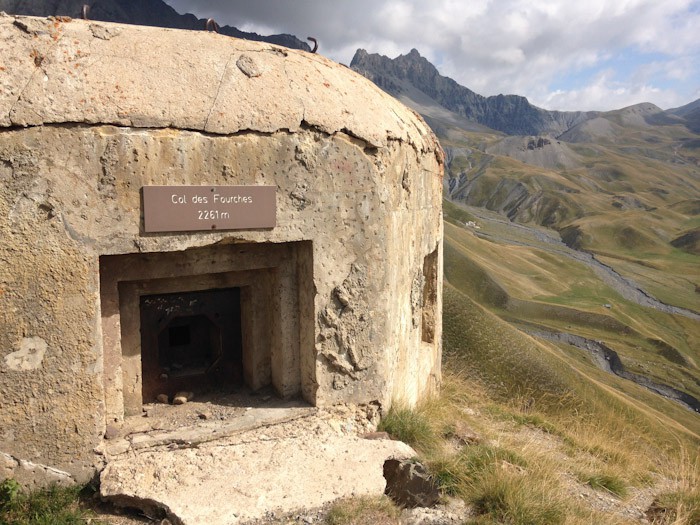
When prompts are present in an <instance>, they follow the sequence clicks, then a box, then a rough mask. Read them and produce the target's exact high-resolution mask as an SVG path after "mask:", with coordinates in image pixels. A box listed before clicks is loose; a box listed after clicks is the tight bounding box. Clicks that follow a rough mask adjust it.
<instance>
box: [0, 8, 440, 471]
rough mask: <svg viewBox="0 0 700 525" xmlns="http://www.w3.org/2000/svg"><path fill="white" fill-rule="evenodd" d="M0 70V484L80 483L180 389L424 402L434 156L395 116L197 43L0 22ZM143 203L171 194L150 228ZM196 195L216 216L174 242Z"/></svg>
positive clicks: (255, 56) (286, 68)
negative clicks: (136, 420)
mask: <svg viewBox="0 0 700 525" xmlns="http://www.w3.org/2000/svg"><path fill="white" fill-rule="evenodd" d="M135 43H137V44H138V45H136V44H135ZM0 53H1V54H2V56H3V60H4V64H5V65H6V67H5V68H4V69H0V86H4V89H2V90H0V238H2V239H3V242H2V243H1V244H0V263H1V264H0V389H2V391H3V393H4V396H3V399H2V403H3V405H2V410H0V479H1V478H3V477H10V476H12V477H15V478H17V479H19V480H20V481H22V482H23V483H34V482H36V483H47V482H50V481H55V480H59V481H67V482H74V481H84V480H87V479H88V478H90V477H91V476H93V475H94V473H95V472H96V471H99V470H100V469H102V468H103V466H104V463H105V461H106V459H105V458H106V456H105V455H104V452H103V451H104V447H105V435H106V434H107V433H108V430H109V429H110V428H111V427H113V426H114V425H116V426H119V425H122V424H125V423H124V422H125V421H126V420H129V419H130V416H131V415H139V414H141V411H142V407H143V405H144V403H148V402H150V401H151V400H152V399H153V397H154V396H157V395H158V394H160V393H164V394H168V395H172V394H173V393H174V392H175V391H176V390H179V389H186V390H195V391H206V390H207V389H212V390H215V389H217V388H221V389H226V388H230V387H235V386H245V387H246V388H249V389H251V390H259V389H261V388H269V389H271V390H272V391H273V392H274V393H275V394H276V395H277V396H279V397H280V398H284V399H287V398H298V399H302V400H303V401H304V402H306V403H308V404H309V405H313V406H324V405H333V404H338V403H352V404H355V405H371V406H374V407H380V408H381V410H386V409H388V408H389V406H390V405H391V403H392V402H393V401H396V400H399V401H401V402H404V403H406V404H408V405H412V404H415V403H416V402H417V401H418V400H420V399H421V398H424V397H426V396H429V395H431V393H433V392H435V391H436V389H437V388H438V387H439V384H440V360H441V342H440V341H441V325H440V319H441V308H442V295H441V282H442V247H441V239H442V173H443V159H442V152H441V150H440V148H439V145H438V144H437V142H436V140H435V137H434V136H433V134H432V132H431V131H430V129H429V128H428V126H427V125H426V124H425V123H424V122H423V120H422V119H421V118H420V117H419V116H418V115H417V114H415V113H414V112H412V111H410V110H408V109H407V108H405V107H404V106H403V105H401V104H400V103H399V102H397V101H396V100H395V99H393V98H392V97H390V96H389V95H387V94H385V93H383V92H382V91H381V90H379V89H378V88H377V87H376V86H374V85H373V84H372V83H370V82H369V81H368V80H366V79H364V78H363V77H361V76H359V75H357V74H355V73H354V72H352V71H350V70H348V69H347V68H344V67H343V66H340V65H338V64H335V63H333V62H331V61H330V60H327V59H325V58H324V57H322V56H318V55H311V54H308V53H304V52H301V51H294V50H289V49H284V48H281V47H279V46H275V45H270V44H265V43H259V42H249V41H242V40H237V39H234V38H229V37H225V36H223V35H217V34H210V33H205V32H191V31H175V30H163V29H157V28H146V27H136V26H124V25H118V24H109V23H97V22H87V21H80V20H73V21H66V20H58V19H51V20H48V19H47V20H44V19H38V18H31V17H12V16H7V15H0ZM171 56H172V57H174V56H177V60H171V59H170V58H169V57H171ZM37 57H40V60H39V59H38V58H37ZM202 57H205V59H203V58H202ZM152 188H175V190H173V193H172V196H170V194H167V193H166V199H170V203H171V204H168V205H167V206H166V207H165V208H164V209H165V212H164V213H163V214H162V215H163V216H164V217H165V223H164V224H161V225H159V226H158V227H147V226H148V225H147V220H148V217H149V215H148V213H147V212H148V205H147V203H146V196H147V194H148V193H149V192H151V191H152V190H151V189H152ZM200 190H201V191H202V192H209V193H207V194H211V195H214V194H216V195H221V196H222V197H221V198H218V199H217V203H216V206H214V207H212V206H204V207H200V208H197V206H190V208H187V209H194V211H198V212H201V215H202V221H203V222H202V223H201V224H202V226H201V227H195V228H190V229H187V228H183V227H181V226H178V224H180V223H177V221H175V219H178V218H181V217H180V216H181V215H184V214H185V211H186V209H185V208H178V206H179V204H178V203H179V202H180V201H181V200H182V199H185V200H186V199H190V198H192V201H191V202H190V204H192V203H193V202H195V201H196V202H195V203H201V202H203V200H196V199H194V198H193V197H185V196H187V195H190V196H192V195H194V196H197V197H198V198H201V199H203V197H202V195H204V194H203V193H202V194H199V195H198V192H200ZM153 191H156V190H153ZM160 191H161V190H157V191H156V192H160ZM163 191H164V190H163ZM188 192H190V193H188ZM226 192H229V193H226ZM241 192H243V193H245V192H250V193H245V195H244V194H243V193H241ZM256 192H258V193H256ZM176 194H177V195H178V197H177V198H176V197H175V195H176ZM239 194H240V195H239ZM263 194H264V199H267V201H266V202H267V206H268V208H266V209H267V211H266V212H265V213H267V215H265V217H267V218H266V219H265V220H264V221H262V222H261V220H260V219H258V218H255V217H256V214H255V213H252V212H251V211H252V210H253V208H254V207H255V206H256V205H257V204H256V202H257V199H258V196H259V195H263ZM227 195H228V196H227ZM171 197H172V198H171ZM149 198H150V197H149ZM261 198H263V197H261ZM168 206H172V207H168ZM224 206H228V208H225V207H224ZM270 209H272V210H273V212H274V216H273V218H274V220H273V221H270V216H269V210H270ZM187 213H189V212H187ZM261 216H262V215H261ZM251 217H252V218H251ZM229 219H231V220H234V219H236V220H239V222H238V223H236V224H233V225H231V223H228V222H222V221H224V220H225V221H228V220H229ZM188 220H190V219H188ZM191 220H194V221H195V222H196V221H197V220H199V219H198V218H197V217H195V218H194V219H191ZM246 221H247V222H246ZM185 222H187V221H185ZM176 223H177V224H176Z"/></svg>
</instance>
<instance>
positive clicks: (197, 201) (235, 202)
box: [143, 186, 277, 232]
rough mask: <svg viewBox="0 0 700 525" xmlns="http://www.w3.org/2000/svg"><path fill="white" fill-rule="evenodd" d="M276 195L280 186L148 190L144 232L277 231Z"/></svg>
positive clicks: (144, 212)
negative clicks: (271, 229)
mask: <svg viewBox="0 0 700 525" xmlns="http://www.w3.org/2000/svg"><path fill="white" fill-rule="evenodd" d="M276 195H277V187H276V186H144V187H143V226H144V231H146V232H184V231H201V230H245V229H260V228H274V227H275V225H276V222H277V201H276Z"/></svg>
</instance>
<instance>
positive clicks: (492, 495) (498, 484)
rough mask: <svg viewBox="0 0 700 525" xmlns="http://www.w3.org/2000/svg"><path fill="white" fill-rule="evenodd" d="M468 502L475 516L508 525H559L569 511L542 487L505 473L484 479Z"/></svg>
mask: <svg viewBox="0 0 700 525" xmlns="http://www.w3.org/2000/svg"><path fill="white" fill-rule="evenodd" d="M471 503H472V505H473V506H474V509H475V511H476V512H477V513H479V514H482V515H484V517H486V518H488V519H489V520H490V521H492V522H495V523H507V524H509V525H559V524H561V523H564V521H565V519H566V517H567V514H568V512H569V509H568V508H567V505H566V504H565V502H564V501H563V500H562V499H561V498H558V497H557V495H556V494H553V493H552V492H550V491H549V490H547V488H546V487H544V486H542V485H540V484H539V483H536V482H533V480H530V479H528V478H525V477H522V476H513V475H506V474H501V475H495V474H494V475H492V476H490V477H488V478H487V479H485V480H484V481H483V482H482V483H481V484H480V485H479V487H478V488H477V491H476V492H475V493H474V494H473V496H472V497H471ZM481 522H482V523H483V519H482V520H481Z"/></svg>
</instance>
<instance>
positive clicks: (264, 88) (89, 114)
mask: <svg viewBox="0 0 700 525" xmlns="http://www.w3.org/2000/svg"><path fill="white" fill-rule="evenodd" d="M96 31H97V33H98V34H99V35H101V34H102V33H104V32H105V31H106V32H109V34H110V35H112V36H111V37H110V38H108V39H105V38H101V37H100V36H95V33H96ZM100 31H101V32H100ZM0 39H1V40H11V41H12V42H13V45H12V46H7V47H8V48H10V52H9V53H8V54H7V55H6V56H4V57H3V58H4V60H3V67H4V70H0V79H2V84H3V85H5V86H8V87H9V86H17V85H21V86H24V88H23V89H22V90H21V91H20V92H19V93H17V92H16V90H13V91H11V92H9V93H7V92H6V93H3V94H2V95H0V126H4V127H8V126H36V125H41V124H50V123H60V122H91V123H98V122H99V123H109V124H116V125H125V126H135V127H151V128H168V127H175V128H179V129H188V130H197V131H206V132H209V133H216V134H232V133H237V132H239V131H244V130H249V131H260V132H268V133H270V132H275V131H278V130H288V131H296V130H298V129H299V128H300V127H302V126H304V125H308V126H314V127H317V128H318V129H320V130H322V131H324V132H326V133H329V134H332V133H336V132H339V131H341V130H344V129H345V130H347V132H348V134H350V135H352V136H354V137H357V138H360V139H362V140H364V141H366V142H367V143H368V144H371V145H372V146H373V147H382V146H384V145H386V143H387V140H389V139H395V140H402V141H405V142H407V143H410V144H412V145H413V146H414V147H416V148H417V149H418V150H419V151H429V150H434V149H435V144H434V138H433V137H432V134H431V133H430V131H429V129H428V127H427V125H426V124H425V123H424V122H423V121H422V120H421V119H420V118H419V117H417V116H415V115H411V114H410V113H407V112H406V109H405V108H404V107H403V106H401V104H400V103H399V102H397V101H396V100H395V99H393V98H392V97H390V96H389V95H387V94H385V93H384V92H382V91H381V90H380V89H379V88H377V87H376V86H374V85H373V84H372V83H370V82H366V81H365V79H363V78H362V77H360V76H359V75H356V74H355V73H354V72H352V71H350V70H347V69H346V68H342V67H340V66H338V64H336V63H334V62H332V61H331V60H328V59H326V58H325V57H323V56H321V55H311V54H309V53H305V52H303V51H298V50H292V49H286V48H282V47H280V46H275V45H272V44H265V43H259V42H251V41H247V40H238V39H234V38H230V37H227V36H224V35H219V34H216V33H211V32H205V31H184V30H170V29H160V28H149V27H137V26H127V25H120V24H110V23H97V22H88V21H83V20H70V19H55V18H54V19H38V18H31V17H12V16H8V15H4V16H2V18H0ZM3 53H5V52H4V51H3ZM243 54H246V55H248V57H249V59H250V62H251V64H250V65H251V67H255V68H256V69H257V70H259V71H261V72H263V73H262V74H260V75H257V76H250V77H249V76H247V75H246V74H245V73H244V72H243V71H242V70H241V69H240V68H238V67H230V66H231V62H232V61H233V59H234V58H236V57H239V56H241V55H243ZM164 56H169V57H171V58H170V59H169V60H162V57H164ZM133 57H139V60H137V61H135V60H134V58H133ZM37 61H38V62H39V63H38V64H37V63H36V62H37ZM234 63H235V62H234ZM39 66H40V67H39ZM39 70H41V72H42V73H43V75H37V74H36V72H37V71H39ZM3 77H6V78H3ZM348 78H350V81H349V82H348ZM8 91H9V89H8ZM348 106H350V107H353V113H352V115H348V114H347V112H344V111H343V108H345V107H348ZM398 114H404V115H408V116H410V117H412V118H409V119H408V122H407V121H406V119H405V118H404V119H402V118H400V117H398ZM378 121H379V122H383V123H384V126H383V129H382V128H377V126H376V125H375V123H376V122H378Z"/></svg>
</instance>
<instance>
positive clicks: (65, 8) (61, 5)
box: [0, 0, 310, 51]
mask: <svg viewBox="0 0 700 525" xmlns="http://www.w3.org/2000/svg"><path fill="white" fill-rule="evenodd" d="M84 4H87V5H89V6H90V11H89V18H90V19H91V20H103V21H106V22H120V23H122V24H137V25H144V26H156V27H172V28H176V29H204V28H205V25H206V20H204V19H202V18H197V17H196V16H194V15H192V14H186V15H181V14H179V13H178V12H177V11H175V10H174V9H173V8H172V7H170V6H169V5H168V4H166V3H165V2H163V1H162V0H138V1H134V0H92V1H90V0H0V11H5V12H6V13H9V14H16V15H30V16H70V17H73V18H77V17H80V14H81V12H82V8H83V5H84ZM219 32H220V33H222V34H224V35H228V36H234V37H237V38H243V39H246V40H257V41H262V42H270V43H271V44H277V45H281V46H285V47H290V48H294V49H303V50H305V51H309V50H310V47H309V46H308V44H306V42H302V41H301V40H299V39H298V38H296V37H295V36H292V35H286V34H283V35H271V36H261V35H258V34H257V33H246V32H244V31H239V30H238V29H236V28H235V27H231V26H222V27H221V28H220V29H219Z"/></svg>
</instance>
